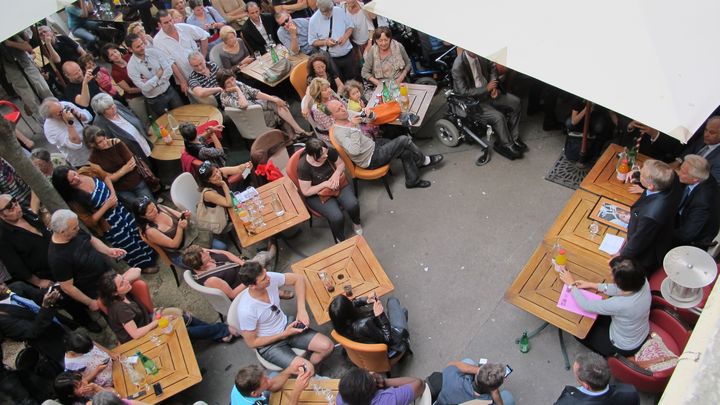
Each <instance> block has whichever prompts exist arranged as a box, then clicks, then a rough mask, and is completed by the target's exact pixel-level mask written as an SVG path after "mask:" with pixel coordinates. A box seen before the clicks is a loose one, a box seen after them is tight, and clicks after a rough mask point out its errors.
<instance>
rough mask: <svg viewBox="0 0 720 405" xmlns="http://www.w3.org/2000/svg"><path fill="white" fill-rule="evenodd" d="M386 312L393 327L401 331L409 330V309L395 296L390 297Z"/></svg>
mask: <svg viewBox="0 0 720 405" xmlns="http://www.w3.org/2000/svg"><path fill="white" fill-rule="evenodd" d="M386 312H387V317H388V319H389V320H390V327H391V328H393V329H395V330H396V331H398V332H400V333H403V331H406V330H407V323H408V310H407V308H405V307H403V306H402V305H401V304H400V300H398V299H397V298H395V297H390V298H388V300H387V311H386Z"/></svg>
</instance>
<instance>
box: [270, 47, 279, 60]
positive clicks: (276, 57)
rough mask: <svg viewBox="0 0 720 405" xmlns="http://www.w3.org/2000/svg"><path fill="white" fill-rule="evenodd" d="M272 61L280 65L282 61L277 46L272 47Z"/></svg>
mask: <svg viewBox="0 0 720 405" xmlns="http://www.w3.org/2000/svg"><path fill="white" fill-rule="evenodd" d="M270 59H272V62H273V63H278V62H279V61H280V58H279V57H278V54H277V51H276V50H275V44H272V45H270Z"/></svg>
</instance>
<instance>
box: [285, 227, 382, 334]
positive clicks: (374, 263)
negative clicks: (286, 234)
mask: <svg viewBox="0 0 720 405" xmlns="http://www.w3.org/2000/svg"><path fill="white" fill-rule="evenodd" d="M290 268H291V269H292V272H293V273H295V274H298V275H300V276H302V277H304V278H305V280H307V284H306V285H307V287H308V288H307V291H306V293H305V300H306V302H307V304H308V306H309V307H310V311H311V312H312V313H313V317H315V321H316V322H317V324H318V325H322V324H324V323H326V322H327V321H329V320H330V316H329V314H328V308H329V307H330V303H331V302H332V300H333V299H334V298H335V296H337V295H340V294H344V295H345V296H347V297H348V298H350V299H353V298H355V297H362V296H369V295H371V296H372V295H375V296H377V297H381V296H383V295H385V294H389V293H391V292H392V291H393V290H394V289H395V287H394V286H393V283H392V281H390V278H389V277H388V276H387V274H385V271H384V270H383V268H382V266H381V265H380V262H379V261H378V260H377V258H376V257H375V254H374V253H373V251H372V249H370V246H369V245H368V243H367V241H366V240H365V238H363V237H362V236H360V235H358V236H353V237H352V238H349V239H346V240H344V241H343V242H340V243H338V244H336V245H333V246H331V247H329V248H327V249H325V250H323V251H321V252H319V253H316V254H314V255H312V256H310V257H308V258H306V259H303V260H301V261H299V262H296V263H293V264H292V265H291V266H290Z"/></svg>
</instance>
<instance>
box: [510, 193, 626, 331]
mask: <svg viewBox="0 0 720 405" xmlns="http://www.w3.org/2000/svg"><path fill="white" fill-rule="evenodd" d="M599 200H600V196H597V195H594V194H592V193H589V192H587V191H583V190H578V191H576V192H575V194H573V195H572V197H571V198H570V201H568V203H567V204H566V205H565V208H563V210H562V212H561V213H560V215H558V217H557V219H556V220H555V222H554V223H553V225H552V226H551V227H550V229H549V230H548V232H547V233H546V234H545V238H544V240H543V242H542V243H541V244H540V246H538V248H537V249H536V250H535V252H534V253H533V255H532V257H531V258H530V260H529V261H528V262H527V263H526V264H525V267H523V269H522V271H521V272H520V274H518V276H517V278H515V281H513V283H512V285H511V286H510V288H508V289H507V291H506V292H505V299H506V300H507V301H508V302H510V303H511V304H513V305H515V306H517V307H519V308H522V309H524V310H525V311H527V312H529V313H531V314H533V315H535V316H537V317H538V318H540V319H542V320H544V321H547V322H548V323H550V324H552V325H554V326H556V327H558V328H560V329H562V330H564V331H566V332H568V333H570V334H572V335H574V336H577V337H579V338H584V337H585V336H587V333H588V331H590V327H592V325H593V323H594V322H595V320H594V319H591V318H586V317H583V316H580V315H578V314H575V313H572V312H570V311H566V310H563V309H560V308H558V307H557V302H558V299H559V298H560V292H561V291H562V288H563V285H564V284H563V282H562V281H560V278H559V277H558V273H557V272H556V271H555V267H554V266H553V264H552V261H551V260H552V247H553V245H554V244H555V242H559V243H560V246H562V247H563V248H564V249H565V250H566V251H567V258H568V263H567V269H568V271H570V272H571V273H572V274H573V275H574V276H575V278H576V279H582V280H588V281H592V282H603V281H609V280H610V279H611V277H612V275H611V272H610V266H609V265H608V260H609V259H610V255H609V254H607V253H605V252H602V251H600V250H599V246H600V243H602V240H603V238H604V237H605V234H606V233H610V234H613V235H617V236H620V237H623V238H626V239H627V235H626V234H625V233H624V232H621V231H619V230H617V229H615V228H612V227H608V226H607V225H604V224H601V223H598V227H599V232H598V234H597V235H592V234H590V231H589V227H590V224H591V223H592V221H593V220H592V219H590V218H589V215H590V213H591V212H592V209H593V207H595V204H597V202H598V201H599Z"/></svg>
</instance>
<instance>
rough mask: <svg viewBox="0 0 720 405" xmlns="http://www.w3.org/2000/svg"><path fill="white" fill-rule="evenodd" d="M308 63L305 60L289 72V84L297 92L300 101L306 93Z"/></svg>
mask: <svg viewBox="0 0 720 405" xmlns="http://www.w3.org/2000/svg"><path fill="white" fill-rule="evenodd" d="M307 76H308V62H307V59H306V60H304V61H302V62H300V63H298V64H297V65H295V67H294V68H292V70H291V71H290V83H291V84H292V86H293V88H295V91H297V94H298V96H299V97H300V100H302V99H303V97H305V92H306V91H307Z"/></svg>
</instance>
